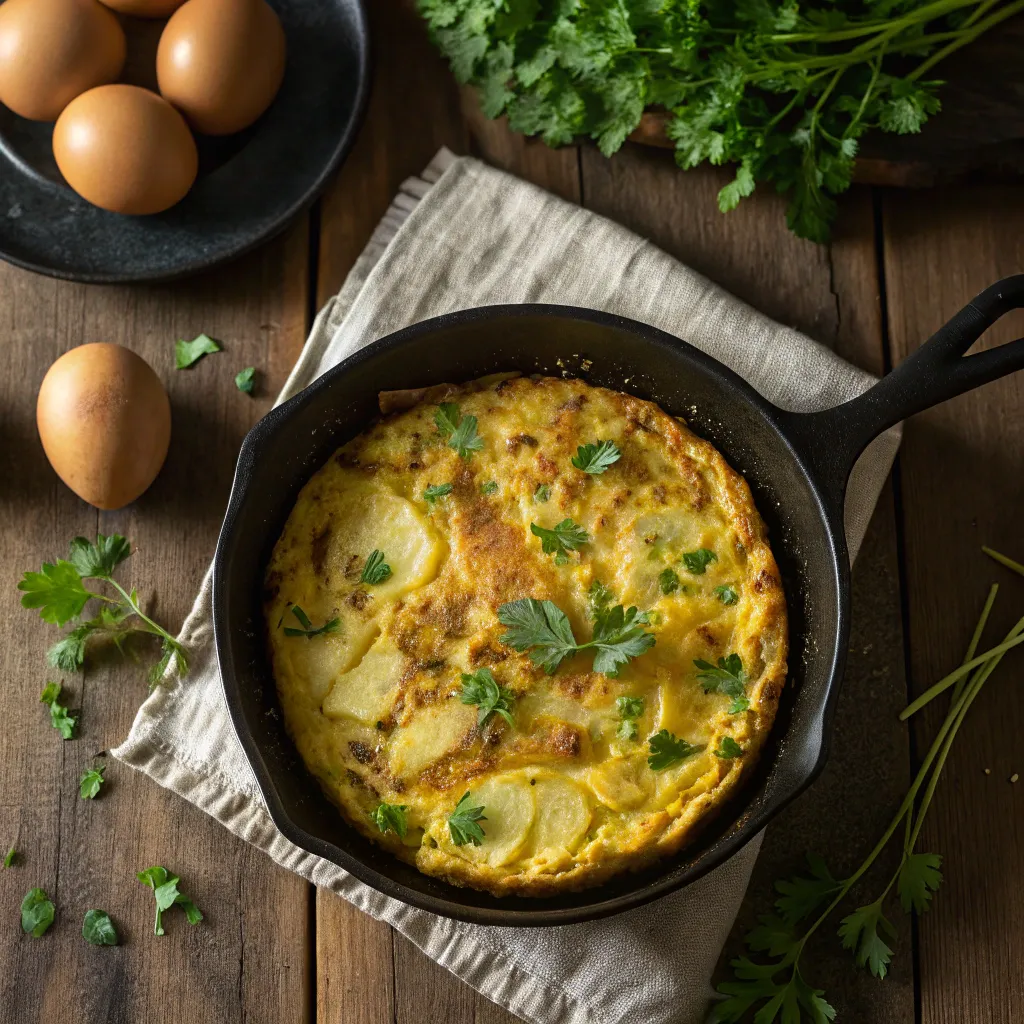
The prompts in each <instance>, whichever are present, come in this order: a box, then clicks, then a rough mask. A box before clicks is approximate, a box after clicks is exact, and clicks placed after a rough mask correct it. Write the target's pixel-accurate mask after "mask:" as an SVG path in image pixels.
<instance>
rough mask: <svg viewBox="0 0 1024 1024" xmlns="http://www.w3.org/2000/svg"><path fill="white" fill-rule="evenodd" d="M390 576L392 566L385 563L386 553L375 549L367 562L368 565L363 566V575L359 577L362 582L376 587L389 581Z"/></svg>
mask: <svg viewBox="0 0 1024 1024" xmlns="http://www.w3.org/2000/svg"><path fill="white" fill-rule="evenodd" d="M390 576H391V566H390V565H388V563H387V562H385V561H384V552H383V551H378V550H377V549H376V548H374V549H373V550H372V551H371V552H370V557H369V558H367V560H366V565H364V566H363V574H362V576H360V577H359V580H360V582H362V583H368V584H370V586H376V585H377V584H378V583H383V582H384V581H385V580H386V579H389V578H390Z"/></svg>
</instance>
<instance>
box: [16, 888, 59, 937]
mask: <svg viewBox="0 0 1024 1024" xmlns="http://www.w3.org/2000/svg"><path fill="white" fill-rule="evenodd" d="M53 915H54V908H53V903H51V902H50V897H49V896H47V895H46V893H45V892H44V891H43V890H42V889H29V891H28V892H27V893H25V898H24V899H23V900H22V901H21V930H22V931H23V932H25V933H26V934H27V935H31V936H32V937H33V938H35V939H38V938H40V937H41V936H42V935H43V933H44V932H45V931H46V929H47V928H49V927H50V925H51V924H53Z"/></svg>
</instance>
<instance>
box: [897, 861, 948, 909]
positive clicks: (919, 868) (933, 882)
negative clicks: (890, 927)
mask: <svg viewBox="0 0 1024 1024" xmlns="http://www.w3.org/2000/svg"><path fill="white" fill-rule="evenodd" d="M940 867H942V857H941V856H939V854H937V853H911V854H909V855H908V856H907V857H906V859H905V860H904V861H903V864H902V865H901V866H900V873H899V881H898V883H897V884H898V888H899V894H900V903H901V904H902V906H903V909H904V910H905V911H906V912H907V913H908V914H909V913H910V911H911V910H916V911H917V912H918V913H919V914H923V913H924V912H925V911H926V910H928V909H929V907H930V905H931V901H932V893H933V892H937V891H938V889H939V886H940V885H942V872H941V871H939V868H940Z"/></svg>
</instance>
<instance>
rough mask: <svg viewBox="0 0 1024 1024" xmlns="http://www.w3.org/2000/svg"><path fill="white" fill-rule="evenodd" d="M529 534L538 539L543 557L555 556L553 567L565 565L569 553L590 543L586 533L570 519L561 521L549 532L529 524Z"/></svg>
mask: <svg viewBox="0 0 1024 1024" xmlns="http://www.w3.org/2000/svg"><path fill="white" fill-rule="evenodd" d="M530 532H531V533H532V534H533V535H534V537H540V541H541V550H542V551H543V552H544V554H545V555H554V556H555V565H565V564H566V563H567V562H568V561H569V552H570V551H578V550H579V549H580V547H582V546H583V545H584V544H588V543H590V537H589V536H588V535H587V531H586V530H584V529H583V527H582V526H580V525H579V523H574V522H573V521H572V520H571V519H563V520H562V521H561V522H560V523H558V525H557V526H555V527H554V529H551V530H547V529H545V528H544V527H543V526H538V525H537V524H536V523H530Z"/></svg>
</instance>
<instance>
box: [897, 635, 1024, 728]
mask: <svg viewBox="0 0 1024 1024" xmlns="http://www.w3.org/2000/svg"><path fill="white" fill-rule="evenodd" d="M1021 643H1024V636H1018V635H1016V633H1015V634H1014V636H1013V639H1012V640H1004V641H1003V642H1002V643H1001V644H999V645H998V646H997V647H992V648H990V649H989V650H987V651H986V652H985V653H984V654H979V655H978V656H977V657H976V658H972V659H971V660H970V661H965V662H964V663H963V664H962V665H961V666H960V667H959V668H958V669H955V670H954V671H952V672H950V673H949V675H948V676H943V678H942V679H940V680H939V681H938V682H937V683H935V684H934V686H930V687H929V688H928V689H927V690H925V692H924V693H922V694H921V696H920V697H918V698H917V700H915V701H913V702H912V703H910V704H908V705H907V706H906V707H905V708H904V709H903V710H902V711H901V712H900V721H901V722H905V721H906V720H907V719H908V718H910V716H911V715H915V714H917V712H918V711H920V710H921V708H923V707H924V706H925V704H927V703H928V702H929V701H930V700H933V699H934V698H935V697H937V696H938V695H939V694H940V693H942V692H943V690H948V689H949V687H951V686H952V685H953V684H954V683H955V682H957V680H959V679H963V677H964V676H966V675H968V674H969V673H970V672H972V671H973V670H974V669H976V668H977V667H978V666H979V665H984V664H985V662H987V661H989V660H990V659H991V658H994V657H996V655H1001V654H1005V653H1006V652H1007V651H1008V650H1010V648H1012V647H1016V646H1017V645H1018V644H1021Z"/></svg>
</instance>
